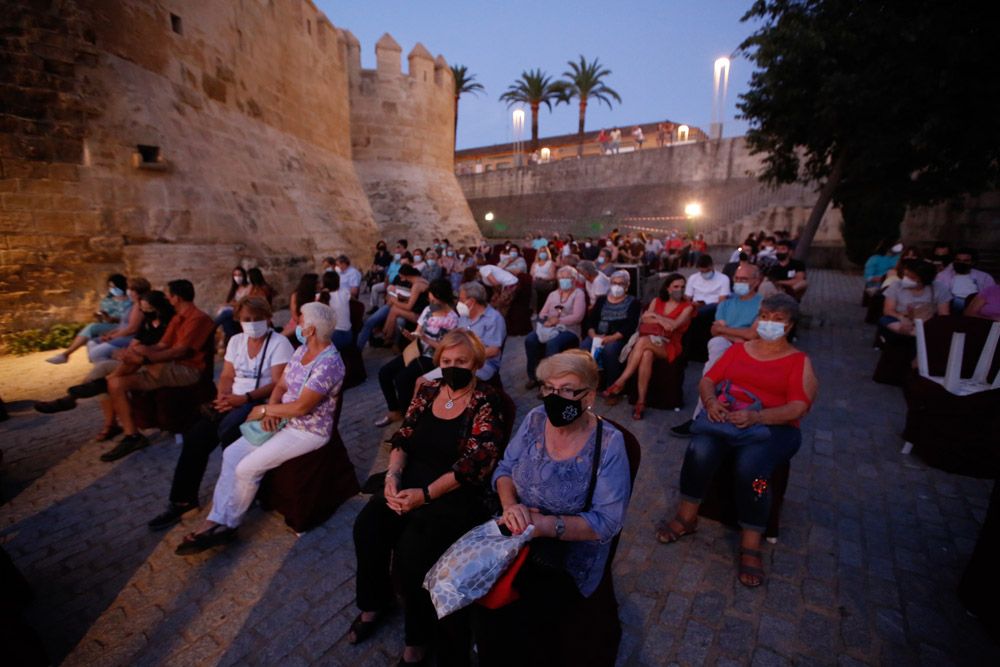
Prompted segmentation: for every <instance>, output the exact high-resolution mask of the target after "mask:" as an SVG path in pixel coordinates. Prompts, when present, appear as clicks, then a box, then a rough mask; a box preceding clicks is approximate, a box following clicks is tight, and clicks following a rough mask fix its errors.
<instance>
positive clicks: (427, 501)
mask: <svg viewBox="0 0 1000 667" xmlns="http://www.w3.org/2000/svg"><path fill="white" fill-rule="evenodd" d="M423 491H424V504H425V505H429V504H430V502H431V490H430V489H429V488H427V487H426V486H425V487H424V488H423Z"/></svg>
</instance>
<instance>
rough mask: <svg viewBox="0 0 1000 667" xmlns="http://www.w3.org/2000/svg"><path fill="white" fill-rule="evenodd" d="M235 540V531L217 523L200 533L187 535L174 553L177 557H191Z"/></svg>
mask: <svg viewBox="0 0 1000 667" xmlns="http://www.w3.org/2000/svg"><path fill="white" fill-rule="evenodd" d="M235 539H236V529H235V528H230V527H228V526H224V525H222V524H221V523H219V524H216V525H214V526H212V527H211V528H209V529H208V530H206V531H204V532H201V533H188V534H187V535H185V536H184V541H182V542H181V543H180V544H178V545H177V549H175V550H174V553H175V554H177V555H178V556H191V555H194V554H199V553H201V552H202V551H205V550H206V549H211V548H212V547H214V546H217V545H220V544H229V543H230V542H232V541H233V540H235Z"/></svg>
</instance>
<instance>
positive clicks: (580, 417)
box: [475, 350, 631, 667]
mask: <svg viewBox="0 0 1000 667" xmlns="http://www.w3.org/2000/svg"><path fill="white" fill-rule="evenodd" d="M538 377H539V379H541V380H542V390H541V394H542V401H543V406H539V407H536V408H535V409H533V410H532V411H531V412H529V413H528V414H527V416H526V417H525V418H524V420H523V421H522V422H521V425H520V426H519V427H518V429H517V433H516V434H515V435H514V436H513V437H512V438H511V440H510V443H509V444H508V445H507V449H506V451H505V452H504V456H503V459H502V461H501V462H500V464H499V465H498V466H497V469H496V472H495V473H493V484H494V486H495V488H496V491H497V493H498V494H499V495H500V503H501V505H502V506H503V514H502V516H501V519H500V521H501V523H502V524H503V525H505V526H507V528H509V529H510V531H511V532H512V533H514V534H521V533H522V532H524V530H525V529H526V528H527V527H528V526H529V525H532V526H534V532H533V533H532V538H531V540H532V541H531V543H530V545H531V551H532V552H533V553H532V554H531V556H530V557H529V558H528V559H527V560H526V561H525V563H524V565H523V567H522V568H521V570H520V571H519V572H518V574H517V578H516V580H515V587H516V589H517V591H518V593H519V594H520V599H519V600H517V601H516V602H514V603H512V604H510V605H508V606H506V607H503V608H501V609H499V610H496V611H486V610H485V609H479V608H477V609H476V613H477V614H478V615H480V617H479V618H477V619H476V620H477V623H476V624H475V625H476V628H477V635H476V644H477V646H478V648H479V658H480V664H481V665H484V666H487V667H488V666H490V665H564V664H581V665H584V664H585V665H613V664H614V661H615V653H616V652H617V648H618V647H617V642H609V641H606V640H605V639H604V636H603V635H604V634H605V633H604V632H601V631H598V632H589V631H588V629H587V628H582V627H580V626H578V625H575V624H574V623H571V622H569V621H568V619H570V618H571V614H570V612H571V611H572V610H573V609H574V608H576V607H579V606H581V605H582V604H585V601H586V600H587V599H588V598H591V596H593V595H594V593H595V592H596V591H597V590H598V587H599V586H600V584H601V582H602V579H603V578H604V572H605V567H606V565H607V561H608V558H609V557H610V552H611V542H612V540H613V539H614V537H615V536H616V535H618V533H619V532H621V529H622V525H623V524H624V521H625V513H626V510H627V509H628V504H629V498H630V495H631V490H630V477H629V462H628V453H627V452H626V450H625V441H624V437H623V436H622V433H621V431H619V430H618V429H616V428H615V427H613V426H611V425H610V424H608V423H607V422H605V421H601V420H599V419H598V418H597V416H596V415H594V413H593V412H592V411H591V409H592V408H593V406H594V401H595V399H596V398H597V381H598V372H597V364H596V363H594V360H593V359H592V358H591V357H590V355H588V354H587V353H585V352H583V351H582V350H570V351H567V352H563V353H562V354H557V355H555V356H552V357H549V358H548V359H546V360H545V361H543V362H542V363H541V364H540V365H539V366H538ZM598 433H599V434H600V435H599V436H598ZM598 452H599V455H598ZM595 469H596V470H595ZM595 472H596V475H595V474H594V473H595ZM564 543H565V544H564ZM478 621H481V622H478ZM616 629H618V628H616ZM601 630H604V631H606V630H608V628H602V629H601ZM618 630H619V632H620V629H618ZM614 634H615V635H617V634H618V633H614ZM581 656H582V657H581Z"/></svg>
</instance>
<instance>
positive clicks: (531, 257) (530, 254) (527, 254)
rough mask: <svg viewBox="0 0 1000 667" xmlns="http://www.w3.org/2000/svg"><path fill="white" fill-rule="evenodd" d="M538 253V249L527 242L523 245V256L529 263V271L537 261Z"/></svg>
mask: <svg viewBox="0 0 1000 667" xmlns="http://www.w3.org/2000/svg"><path fill="white" fill-rule="evenodd" d="M537 254H538V251H537V250H535V249H534V248H532V247H531V246H530V245H528V244H527V243H526V244H524V245H523V246H521V256H522V257H524V262H525V263H526V264H527V265H528V270H529V272H530V270H531V265H532V264H534V263H535V255H537ZM550 259H551V258H550Z"/></svg>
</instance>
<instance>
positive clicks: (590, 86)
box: [562, 56, 622, 155]
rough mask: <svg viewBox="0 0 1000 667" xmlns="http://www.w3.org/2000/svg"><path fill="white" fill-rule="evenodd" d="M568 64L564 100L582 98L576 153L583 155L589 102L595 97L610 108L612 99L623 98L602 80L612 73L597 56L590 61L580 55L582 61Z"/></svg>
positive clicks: (565, 75) (564, 83) (620, 99)
mask: <svg viewBox="0 0 1000 667" xmlns="http://www.w3.org/2000/svg"><path fill="white" fill-rule="evenodd" d="M567 64H568V65H569V70H568V71H566V72H563V76H564V77H566V79H565V80H564V81H563V82H562V84H563V89H564V91H565V97H564V100H565V101H566V102H567V103H569V101H570V100H571V99H573V98H574V97H575V98H577V99H578V100H580V125H579V127H578V128H577V135H578V137H579V144H580V145H579V147H578V148H577V153H576V154H577V155H583V125H584V118H585V117H586V115H587V102H588V101H589V100H590V99H591V98H593V99H595V100H597V101H599V102H604V103H605V104H607V105H608V108H609V109H610V108H611V100H612V99H614V100H615V101H616V102H618V103H619V104H621V102H622V98H621V97H620V96H619V95H618V93H616V92H615V91H614V90H612V89H611V88H609V87H608V86H607V85H606V84H605V83H604V82H603V81H602V79H603V78H604V77H606V76H608V75H609V74H611V70H609V69H607V68H605V67H604V66H602V65H601V64H600V62H598V60H597V58H594V60H593V61H591V62H589V63H588V62H587V59H586V58H584V57H583V56H580V62H578V63H576V62H573V61H572V60H571V61H569V62H568V63H567Z"/></svg>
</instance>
